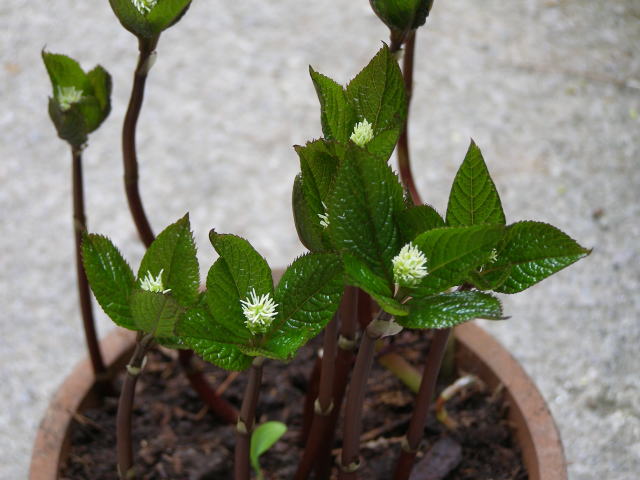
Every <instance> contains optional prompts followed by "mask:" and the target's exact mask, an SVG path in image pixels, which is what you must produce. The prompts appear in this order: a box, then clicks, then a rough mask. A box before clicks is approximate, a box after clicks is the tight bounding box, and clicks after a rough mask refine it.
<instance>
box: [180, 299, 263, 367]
mask: <svg viewBox="0 0 640 480" xmlns="http://www.w3.org/2000/svg"><path fill="white" fill-rule="evenodd" d="M176 334H177V335H178V336H179V338H180V340H181V341H182V342H184V343H185V344H186V345H188V346H189V348H191V349H192V350H193V351H194V352H196V353H197V354H198V355H199V356H200V357H202V358H203V359H204V360H206V361H207V362H210V363H213V364H214V365H217V366H219V367H220V368H224V369H225V370H244V369H246V368H247V367H249V365H251V361H252V360H253V359H252V357H250V356H248V355H245V354H244V353H242V351H240V348H239V346H241V345H243V344H244V342H246V341H247V339H246V336H245V335H242V334H241V333H240V332H239V331H238V329H235V328H234V329H228V328H226V327H225V326H223V325H221V324H220V323H219V322H218V321H217V320H215V319H214V317H213V316H212V315H211V313H210V312H209V311H208V309H207V308H206V307H205V306H198V307H191V308H189V309H188V310H187V311H186V313H185V314H184V315H183V316H182V317H181V318H180V319H179V320H178V324H177V325H176Z"/></svg>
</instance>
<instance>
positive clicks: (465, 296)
mask: <svg viewBox="0 0 640 480" xmlns="http://www.w3.org/2000/svg"><path fill="white" fill-rule="evenodd" d="M407 305H408V306H409V308H410V309H411V310H410V312H409V315H407V316H406V317H399V318H396V321H397V322H398V323H399V324H400V325H402V326H403V327H406V328H448V327H454V326H456V325H459V324H461V323H464V322H467V321H469V320H473V319H474V318H487V319H490V320H501V319H503V316H502V306H501V304H500V300H498V299H497V298H496V297H494V296H492V295H489V294H487V293H482V292H476V291H461V292H452V293H441V294H439V295H434V296H430V297H424V298H412V299H411V300H409V302H407Z"/></svg>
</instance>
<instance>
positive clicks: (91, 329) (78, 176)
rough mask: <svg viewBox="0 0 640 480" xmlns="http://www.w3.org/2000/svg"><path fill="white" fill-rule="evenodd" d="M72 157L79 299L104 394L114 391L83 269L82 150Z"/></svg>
mask: <svg viewBox="0 0 640 480" xmlns="http://www.w3.org/2000/svg"><path fill="white" fill-rule="evenodd" d="M71 157H72V168H71V170H72V184H73V232H74V237H75V248H76V275H77V280H78V299H79V300H80V312H81V314H82V324H83V326H84V336H85V341H86V343H87V350H88V351H89V358H90V359H91V366H92V368H93V374H94V375H95V377H96V385H97V386H98V387H99V390H101V391H102V392H101V393H106V392H107V391H109V390H110V388H109V382H108V380H106V378H105V374H106V368H105V366H104V361H103V359H102V354H101V352H100V344H99V343H98V336H97V335H96V326H95V321H94V319H93V308H92V306H91V293H90V291H89V282H88V281H87V274H86V273H85V271H84V267H83V266H82V234H83V232H85V231H86V230H87V223H86V217H85V210H84V184H83V181H82V148H80V147H71Z"/></svg>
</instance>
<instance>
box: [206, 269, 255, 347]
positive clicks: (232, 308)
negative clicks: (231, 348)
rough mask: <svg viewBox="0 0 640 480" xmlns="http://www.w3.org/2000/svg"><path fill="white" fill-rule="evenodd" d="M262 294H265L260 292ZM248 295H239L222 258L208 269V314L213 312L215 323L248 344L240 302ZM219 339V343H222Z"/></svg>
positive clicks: (248, 335) (247, 332)
mask: <svg viewBox="0 0 640 480" xmlns="http://www.w3.org/2000/svg"><path fill="white" fill-rule="evenodd" d="M260 292H262V293H267V292H265V291H264V290H260ZM248 295H249V293H247V294H244V295H242V296H241V294H240V293H239V292H238V286H237V284H236V282H235V280H234V278H233V275H232V274H231V270H230V268H229V265H228V264H227V262H226V261H225V259H224V258H219V259H218V260H216V262H215V263H214V264H213V265H212V266H211V268H210V269H209V274H208V275H207V291H206V292H205V297H204V298H205V301H206V303H207V306H208V308H209V311H210V312H215V315H214V316H215V322H216V323H217V324H219V325H221V326H223V327H224V328H226V329H228V330H230V331H233V332H235V334H236V335H237V336H238V337H240V338H241V339H242V340H243V342H248V341H249V338H250V337H251V332H249V330H248V329H247V328H246V320H247V319H246V318H245V316H244V314H243V313H242V304H241V303H240V302H241V300H244V299H245V298H246V297H247V296H248ZM223 340H224V338H221V339H220V341H223Z"/></svg>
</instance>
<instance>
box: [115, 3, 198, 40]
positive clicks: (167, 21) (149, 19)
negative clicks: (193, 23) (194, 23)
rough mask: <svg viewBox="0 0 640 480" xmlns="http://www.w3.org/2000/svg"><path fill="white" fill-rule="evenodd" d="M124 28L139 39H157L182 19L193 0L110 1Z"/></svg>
mask: <svg viewBox="0 0 640 480" xmlns="http://www.w3.org/2000/svg"><path fill="white" fill-rule="evenodd" d="M109 3H110V4H111V8H112V9H113V12H114V13H115V14H116V17H118V20H120V23H121V24H122V26H123V27H124V28H126V29H127V30H129V31H130V32H131V33H133V34H134V35H135V36H137V37H139V38H145V39H151V38H153V37H157V36H158V35H160V33H161V32H162V31H163V30H166V29H167V28H169V27H170V26H172V25H174V24H175V23H176V22H178V21H179V20H180V18H182V16H183V15H184V14H185V13H186V11H187V9H188V8H189V5H190V4H191V0H158V1H153V0H136V1H133V0H109Z"/></svg>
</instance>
